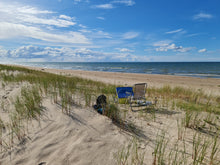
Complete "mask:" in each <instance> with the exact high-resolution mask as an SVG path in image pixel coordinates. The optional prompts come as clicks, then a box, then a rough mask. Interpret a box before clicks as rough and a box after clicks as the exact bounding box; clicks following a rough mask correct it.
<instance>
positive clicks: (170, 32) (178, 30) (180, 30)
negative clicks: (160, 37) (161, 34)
mask: <svg viewBox="0 0 220 165" xmlns="http://www.w3.org/2000/svg"><path fill="white" fill-rule="evenodd" d="M182 31H183V29H177V30H172V31H169V32H166V34H173V33H179V32H182Z"/></svg>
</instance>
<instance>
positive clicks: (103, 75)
mask: <svg viewBox="0 0 220 165" xmlns="http://www.w3.org/2000/svg"><path fill="white" fill-rule="evenodd" d="M13 66H19V67H25V68H29V69H33V70H39V71H44V72H50V73H54V74H62V75H67V76H76V77H80V78H85V79H89V80H94V81H100V82H103V83H107V84H113V85H124V86H132V85H133V84H136V83H143V82H145V83H147V84H148V86H149V87H156V88H160V87H163V86H166V85H169V86H171V87H176V86H179V87H184V88H190V89H195V90H202V91H203V92H205V93H206V94H212V95H216V96H217V95H220V79H217V78H197V77H186V76H175V75H159V74H140V73H139V74H138V73H121V72H101V71H84V70H67V69H53V68H43V67H33V66H22V65H13Z"/></svg>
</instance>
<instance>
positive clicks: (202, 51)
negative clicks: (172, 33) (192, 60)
mask: <svg viewBox="0 0 220 165" xmlns="http://www.w3.org/2000/svg"><path fill="white" fill-rule="evenodd" d="M198 52H199V53H204V52H207V49H200V50H198Z"/></svg>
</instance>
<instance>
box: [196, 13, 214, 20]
mask: <svg viewBox="0 0 220 165" xmlns="http://www.w3.org/2000/svg"><path fill="white" fill-rule="evenodd" d="M211 18H213V15H211V14H208V13H203V12H200V13H198V14H196V15H194V16H193V19H194V20H199V19H211Z"/></svg>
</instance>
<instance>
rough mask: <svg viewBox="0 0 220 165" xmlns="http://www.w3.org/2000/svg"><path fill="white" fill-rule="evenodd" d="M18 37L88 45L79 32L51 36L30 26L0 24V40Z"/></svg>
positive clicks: (51, 34)
mask: <svg viewBox="0 0 220 165" xmlns="http://www.w3.org/2000/svg"><path fill="white" fill-rule="evenodd" d="M18 37H27V38H34V39H39V40H42V41H48V42H56V43H59V42H61V43H83V44H88V43H89V41H88V39H87V38H86V37H85V36H83V35H82V34H81V33H79V32H69V33H68V34H53V33H47V32H44V31H43V30H41V29H39V28H36V27H32V26H25V25H21V24H12V23H7V22H0V39H10V38H18Z"/></svg>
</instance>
